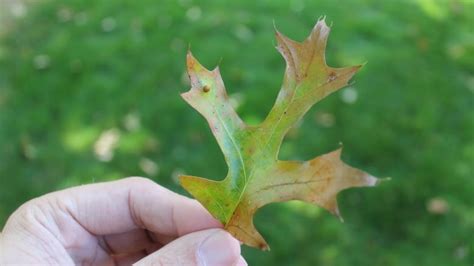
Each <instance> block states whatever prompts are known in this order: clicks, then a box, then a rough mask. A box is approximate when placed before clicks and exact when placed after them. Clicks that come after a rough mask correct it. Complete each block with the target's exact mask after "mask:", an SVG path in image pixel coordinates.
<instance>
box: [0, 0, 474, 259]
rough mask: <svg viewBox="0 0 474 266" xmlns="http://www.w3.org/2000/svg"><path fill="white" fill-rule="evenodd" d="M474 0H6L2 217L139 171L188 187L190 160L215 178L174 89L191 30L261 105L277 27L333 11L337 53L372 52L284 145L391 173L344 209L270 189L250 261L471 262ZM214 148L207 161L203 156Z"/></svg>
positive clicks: (243, 101)
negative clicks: (335, 154)
mask: <svg viewBox="0 0 474 266" xmlns="http://www.w3.org/2000/svg"><path fill="white" fill-rule="evenodd" d="M473 14H474V3H473V2H472V1H469V0H467V1H454V0H453V1H435V0H418V1H375V0H373V1H369V0H360V1H356V0H352V1H317V2H315V1H303V0H293V1H289V2H283V1H250V0H244V1H239V2H224V1H210V0H207V1H201V2H197V1H192V0H180V1H159V2H157V1H151V0H139V1H123V0H122V1H106V0H97V1H80V0H71V1H58V0H42V1H26V2H25V1H17V0H3V1H0V23H1V24H0V181H1V185H0V202H1V204H0V224H1V225H3V224H4V222H5V221H6V219H7V217H8V215H9V214H10V213H11V212H13V210H14V209H16V208H17V207H18V206H19V205H20V204H21V203H22V202H24V201H26V200H28V199H30V198H33V197H36V196H38V195H41V194H44V193H46V192H49V191H53V190H57V189H61V188H65V187H69V186H73V185H79V184H85V183H91V182H99V181H104V180H112V179H117V178H122V177H125V176H131V175H142V176H148V177H150V178H152V179H154V180H155V181H157V182H158V183H160V184H163V185H164V186H166V187H168V188H170V189H173V190H175V191H178V192H180V193H185V192H184V191H183V190H182V189H181V188H180V187H179V185H178V184H177V183H176V176H177V175H178V174H179V173H183V172H186V173H192V174H193V175H198V176H206V177H209V178H214V179H220V178H222V177H223V176H224V174H225V172H226V167H225V163H224V160H223V157H222V155H221V153H220V151H219V149H218V147H217V145H216V142H215V140H214V139H213V137H212V135H211V133H210V130H209V129H208V127H207V125H206V123H205V121H204V119H203V118H201V117H200V116H199V115H198V114H197V113H196V112H195V111H194V110H192V109H191V108H190V107H189V106H187V105H186V104H185V103H184V101H182V100H181V99H180V97H179V93H180V92H184V91H186V90H187V89H188V85H187V83H186V79H185V74H184V69H185V66H184V58H185V53H186V50H187V49H188V46H190V47H191V48H192V51H193V52H194V54H195V55H196V56H197V58H199V60H200V61H201V62H202V63H204V65H206V66H207V67H209V68H212V67H214V66H215V65H217V64H219V65H220V68H221V72H222V75H223V78H224V81H225V83H226V86H227V90H228V92H229V94H230V95H231V98H232V99H233V100H234V101H235V103H236V105H238V112H239V114H241V116H242V117H243V118H244V119H245V120H246V121H247V122H249V123H254V124H255V123H258V122H259V121H261V120H262V119H263V118H264V117H265V115H266V113H267V112H268V110H269V109H270V107H271V105H272V104H273V102H274V100H275V97H276V95H277V92H278V88H279V86H280V83H281V80H282V77H283V71H284V62H283V59H282V58H281V56H280V55H279V54H278V53H277V51H276V50H275V49H274V48H273V47H274V46H275V40H274V35H273V34H274V33H273V22H275V24H276V26H277V27H278V29H279V30H280V31H281V32H283V33H285V34H286V35H288V36H289V37H291V38H293V39H297V40H302V39H303V38H304V37H305V36H306V35H307V34H308V33H309V31H310V29H311V27H312V26H313V25H314V23H315V22H316V20H317V18H318V17H319V16H321V15H326V16H327V21H328V22H329V23H331V22H333V27H332V33H331V35H330V39H329V44H328V51H327V60H328V63H329V65H332V66H345V65H351V64H359V63H363V62H368V64H367V65H366V66H365V67H364V68H363V69H362V71H360V73H358V74H357V75H356V76H355V78H354V83H353V84H352V85H351V86H350V87H349V88H346V89H343V90H341V91H339V92H337V93H335V94H333V95H332V96H330V97H328V98H326V99H325V100H323V101H322V102H320V103H319V104H317V105H316V106H315V107H314V108H312V110H311V111H310V112H309V113H308V114H307V115H306V117H305V119H304V121H303V123H301V125H300V126H298V127H297V128H295V129H294V130H292V132H291V134H290V135H289V136H288V137H287V138H286V140H285V143H284V145H283V147H282V151H281V157H282V158H284V159H308V158H312V157H314V156H315V155H318V154H321V153H324V152H328V151H330V150H333V149H335V148H336V147H338V145H339V143H340V142H342V143H343V144H344V152H343V158H344V159H345V161H347V162H349V163H351V164H352V165H355V166H357V167H360V168H362V169H365V170H368V171H369V172H371V173H373V174H374V175H377V176H391V177H392V181H391V182H389V183H384V184H383V185H382V186H380V187H377V188H374V189H354V190H348V191H346V192H344V193H342V194H341V195H340V196H339V201H340V205H341V211H342V213H343V216H344V217H345V220H346V222H345V223H343V224H342V223H340V222H339V221H338V220H337V219H336V218H334V217H332V216H330V215H329V214H328V213H327V212H325V211H323V210H321V209H319V208H317V207H314V206H311V205H309V204H304V203H299V202H290V203H285V204H273V205H270V206H268V207H265V208H264V209H263V210H261V211H260V212H259V213H258V214H257V217H256V225H257V227H258V228H259V230H260V231H261V232H262V233H263V235H264V236H265V237H266V238H267V240H268V242H269V244H270V246H271V248H272V251H271V252H266V253H264V252H260V251H257V250H253V249H247V248H245V249H244V253H245V254H244V256H245V257H246V258H247V259H248V261H249V263H250V265H471V264H472V263H473V262H474V237H473V233H474V197H473V193H474V179H473V178H474V176H473V165H474V140H473V136H474V109H473V108H474V95H473V93H474V34H473V31H474V30H473V26H472V25H474V15H473ZM209 162H212V163H209Z"/></svg>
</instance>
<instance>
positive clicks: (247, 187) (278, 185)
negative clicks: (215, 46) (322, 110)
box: [180, 20, 378, 250]
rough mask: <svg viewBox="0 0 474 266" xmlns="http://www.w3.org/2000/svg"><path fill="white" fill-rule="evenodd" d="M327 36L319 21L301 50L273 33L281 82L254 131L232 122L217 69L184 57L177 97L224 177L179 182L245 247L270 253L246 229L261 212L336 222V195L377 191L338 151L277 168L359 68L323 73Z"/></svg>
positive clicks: (233, 115)
mask: <svg viewBox="0 0 474 266" xmlns="http://www.w3.org/2000/svg"><path fill="white" fill-rule="evenodd" d="M328 34H329V27H328V26H327V25H326V23H325V21H324V20H319V21H318V22H317V23H316V26H315V27H314V28H313V30H312V31H311V34H310V35H309V37H307V38H306V40H304V41H303V42H302V43H300V42H296V41H293V40H291V39H289V38H287V37H286V36H284V35H283V34H281V33H280V32H278V31H277V30H276V39H277V41H278V45H277V49H278V51H279V52H280V53H281V54H282V55H283V57H284V59H285V61H286V70H285V76H284V80H283V85H282V87H281V90H280V93H279V94H278V97H277V100H276V102H275V104H274V106H273V108H272V109H271V111H270V113H269V114H268V116H267V117H266V119H265V120H264V121H263V122H262V123H261V124H260V125H258V126H249V125H246V124H245V123H244V122H243V121H242V120H241V119H240V117H239V116H238V115H237V113H236V112H235V110H234V109H233V107H232V105H231V103H230V101H229V98H228V96H227V93H226V90H225V88H224V83H223V81H222V78H221V75H220V73H219V68H218V67H216V68H215V69H214V70H212V71H210V70H208V69H206V68H204V67H203V66H202V65H201V64H200V63H199V62H198V61H197V60H196V59H195V58H194V57H193V55H192V54H191V53H190V52H188V55H187V70H188V75H189V79H190V82H191V89H190V90H189V91H188V92H185V93H183V94H182V97H183V98H184V100H185V101H186V102H188V103H189V104H190V105H191V106H192V107H194V108H195V109H196V110H197V111H198V112H199V113H201V114H202V115H203V116H204V117H205V118H206V119H207V121H208V123H209V126H210V128H211V130H212V133H213V134H214V136H215V138H216V139H217V142H218V144H219V146H220V148H221V150H222V152H223V154H224V156H225V161H226V163H227V165H228V173H227V176H226V177H225V178H224V179H223V180H222V181H213V180H209V179H204V178H201V177H196V176H188V175H184V176H181V177H180V182H181V184H182V186H183V187H184V188H185V189H186V190H187V191H188V192H189V193H191V194H192V195H193V196H194V197H195V198H196V199H197V200H198V201H199V202H200V203H201V204H202V205H204V207H205V208H206V209H207V210H208V211H209V212H210V213H211V214H212V215H213V216H214V217H216V218H217V219H218V220H220V221H221V222H222V224H223V225H224V228H225V229H226V230H227V231H229V232H230V233H231V234H232V235H233V236H234V237H236V238H237V239H239V240H240V241H241V242H243V243H244V244H246V245H248V246H252V247H258V248H260V249H263V250H266V249H267V250H268V249H269V247H268V245H267V243H266V242H265V240H264V239H263V237H262V236H261V235H260V234H259V233H258V232H257V230H256V229H255V227H254V224H253V216H254V214H255V212H256V211H257V210H258V209H259V208H260V207H262V206H264V205H266V204H269V203H272V202H281V201H289V200H302V201H306V202H312V203H315V204H317V205H319V206H321V207H323V208H325V209H327V210H328V211H330V212H331V213H333V214H334V215H336V216H338V217H340V214H339V209H338V206H337V199H336V196H337V193H338V192H339V191H341V190H343V189H346V188H350V187H361V186H374V185H376V184H377V183H378V179H376V178H375V177H373V176H371V175H369V174H367V173H365V172H363V171H361V170H358V169H356V168H353V167H350V166H349V165H347V164H345V163H344V162H342V161H341V159H340V155H341V149H338V150H335V151H333V152H330V153H327V154H324V155H321V156H318V157H316V158H314V159H312V160H309V161H303V162H299V161H281V160H278V151H279V148H280V145H281V143H282V141H283V138H284V137H285V134H286V133H287V132H288V130H289V129H290V128H291V127H292V126H293V125H295V123H297V122H298V120H300V119H301V118H302V117H303V115H304V114H305V113H306V112H307V111H308V110H309V109H310V108H311V106H313V105H314V104H315V103H316V102H318V101H320V100H321V99H323V98H324V97H326V96H327V95H329V94H331V93H333V92H335V91H336V90H338V89H340V88H342V87H344V86H346V85H347V83H348V81H349V80H350V79H351V77H352V76H353V75H354V74H355V73H356V71H357V70H358V69H359V68H360V67H361V66H360V65H357V66H351V67H344V68H333V67H329V66H327V65H326V60H325V49H326V42H327V38H328Z"/></svg>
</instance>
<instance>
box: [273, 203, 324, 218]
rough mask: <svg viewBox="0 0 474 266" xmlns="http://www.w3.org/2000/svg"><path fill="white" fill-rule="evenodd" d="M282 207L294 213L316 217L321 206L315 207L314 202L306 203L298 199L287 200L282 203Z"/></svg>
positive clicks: (319, 212)
mask: <svg viewBox="0 0 474 266" xmlns="http://www.w3.org/2000/svg"><path fill="white" fill-rule="evenodd" d="M282 204H283V205H284V208H286V209H288V210H290V211H294V212H295V213H301V214H303V215H305V216H307V217H311V218H314V217H318V216H319V215H320V214H321V208H315V207H314V204H311V203H306V202H303V201H299V200H292V201H289V202H285V203H282Z"/></svg>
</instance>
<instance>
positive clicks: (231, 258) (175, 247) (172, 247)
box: [135, 229, 247, 266]
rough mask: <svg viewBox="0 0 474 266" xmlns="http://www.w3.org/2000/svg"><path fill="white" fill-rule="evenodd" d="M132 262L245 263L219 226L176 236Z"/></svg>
mask: <svg viewBox="0 0 474 266" xmlns="http://www.w3.org/2000/svg"><path fill="white" fill-rule="evenodd" d="M135 265H203V266H214V265H215V266H221V265H231V266H232V265H238V266H245V265H247V263H246V262H245V260H244V259H243V258H242V257H241V256H240V244H239V242H238V241H237V240H236V239H235V238H233V237H232V236H231V235H230V234H229V233H227V232H226V231H224V230H222V229H208V230H203V231H199V232H194V233H191V234H188V235H185V236H183V237H180V238H178V239H176V240H174V241H173V242H171V243H169V244H168V245H166V246H164V247H163V248H161V249H159V250H158V251H156V252H155V253H153V254H151V255H149V256H147V257H145V258H143V259H142V260H140V261H139V262H137V264H135Z"/></svg>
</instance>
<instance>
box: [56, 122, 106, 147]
mask: <svg viewBox="0 0 474 266" xmlns="http://www.w3.org/2000/svg"><path fill="white" fill-rule="evenodd" d="M99 134H100V131H99V130H98V129H97V128H94V127H82V128H70V129H68V130H66V131H65V132H64V134H63V136H62V142H63V145H64V147H66V148H67V149H69V150H71V151H74V152H84V151H86V150H88V149H90V147H92V145H93V143H94V141H95V140H96V138H97V137H98V136H99Z"/></svg>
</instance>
